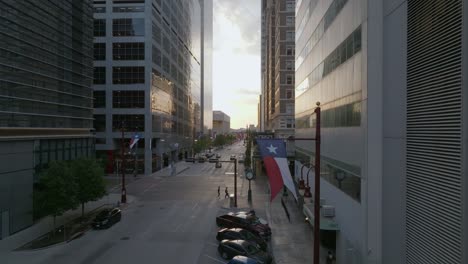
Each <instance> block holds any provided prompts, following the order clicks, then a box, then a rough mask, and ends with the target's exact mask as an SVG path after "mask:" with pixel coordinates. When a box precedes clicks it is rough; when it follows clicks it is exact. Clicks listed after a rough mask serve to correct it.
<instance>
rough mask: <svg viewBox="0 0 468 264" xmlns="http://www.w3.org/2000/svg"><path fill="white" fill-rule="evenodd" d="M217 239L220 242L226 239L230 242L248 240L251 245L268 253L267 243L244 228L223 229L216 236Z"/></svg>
mask: <svg viewBox="0 0 468 264" xmlns="http://www.w3.org/2000/svg"><path fill="white" fill-rule="evenodd" d="M216 239H217V240H218V241H222V240H225V239H228V240H237V239H241V240H246V241H249V242H250V243H252V244H254V245H255V246H258V247H259V248H260V249H262V250H263V251H266V249H267V243H266V242H265V240H264V239H263V238H261V237H259V236H257V235H254V234H253V233H252V232H250V231H248V230H245V229H242V228H231V229H228V228H223V229H221V230H219V231H218V234H217V235H216Z"/></svg>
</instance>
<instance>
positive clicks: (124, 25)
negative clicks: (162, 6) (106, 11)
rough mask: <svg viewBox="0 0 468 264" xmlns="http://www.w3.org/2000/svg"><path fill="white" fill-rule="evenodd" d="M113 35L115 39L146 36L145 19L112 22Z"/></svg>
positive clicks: (115, 20) (121, 19)
mask: <svg viewBox="0 0 468 264" xmlns="http://www.w3.org/2000/svg"><path fill="white" fill-rule="evenodd" d="M112 35H113V36H115V37H125V36H144V35H145V19H143V18H119V19H113V20H112Z"/></svg>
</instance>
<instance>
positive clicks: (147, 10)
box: [93, 0, 213, 174]
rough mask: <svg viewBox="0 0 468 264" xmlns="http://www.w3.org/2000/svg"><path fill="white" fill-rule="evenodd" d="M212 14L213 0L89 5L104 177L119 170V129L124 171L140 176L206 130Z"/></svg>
mask: <svg viewBox="0 0 468 264" xmlns="http://www.w3.org/2000/svg"><path fill="white" fill-rule="evenodd" d="M212 8H213V7H212V1H211V0H183V1H182V0H178V1H170V0H132V1H128V0H125V1H123V0H107V1H105V0H101V1H98V0H95V1H94V10H95V11H94V26H95V28H94V36H95V38H94V85H93V88H94V96H95V105H94V107H95V112H94V114H95V127H96V132H97V133H96V137H97V139H96V143H97V144H96V149H97V151H98V154H99V155H103V156H106V157H107V160H108V161H109V163H108V164H109V166H108V168H107V171H108V172H115V173H116V172H117V171H118V169H119V166H120V161H121V154H120V150H121V147H122V143H121V137H122V128H123V130H124V138H125V140H124V148H125V149H126V151H125V153H127V154H128V156H127V157H126V159H127V160H128V161H129V162H127V163H126V166H125V167H126V169H127V170H129V171H130V172H134V173H135V172H138V173H144V174H149V173H152V172H154V171H156V170H159V169H161V168H162V167H165V166H168V165H169V164H170V163H171V162H173V161H175V160H177V159H180V158H182V157H183V156H184V155H187V154H188V152H189V151H190V150H191V148H192V147H191V146H192V144H193V142H194V140H195V139H196V138H197V137H199V136H201V135H203V134H205V133H208V132H209V131H210V130H211V127H212V121H211V120H212V114H211V108H212V102H211V101H212V98H211V97H212V88H211V65H212V63H211V53H212V52H211V47H212V43H211V42H212ZM207 109H209V111H208V110H207ZM205 122H209V123H205ZM135 135H138V137H139V141H138V143H137V145H135V147H134V148H132V149H129V148H128V142H129V141H130V139H131V138H132V137H134V136H135Z"/></svg>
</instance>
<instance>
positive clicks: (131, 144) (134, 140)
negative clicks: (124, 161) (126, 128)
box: [129, 133, 140, 149]
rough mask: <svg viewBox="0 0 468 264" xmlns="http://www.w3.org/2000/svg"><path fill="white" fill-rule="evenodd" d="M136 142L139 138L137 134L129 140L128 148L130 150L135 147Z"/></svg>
mask: <svg viewBox="0 0 468 264" xmlns="http://www.w3.org/2000/svg"><path fill="white" fill-rule="evenodd" d="M138 140H140V136H139V135H138V134H136V133H135V134H133V137H132V139H131V140H130V146H129V148H130V149H132V148H133V147H134V146H135V145H136V143H137V142H138Z"/></svg>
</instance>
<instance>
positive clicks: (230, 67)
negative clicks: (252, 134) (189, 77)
mask: <svg viewBox="0 0 468 264" xmlns="http://www.w3.org/2000/svg"><path fill="white" fill-rule="evenodd" d="M213 6H214V10H213V11H214V12H213V16H214V21H213V110H220V111H223V112H224V113H226V114H227V115H229V116H230V117H231V128H235V129H237V128H241V127H243V128H245V126H246V125H247V124H254V125H257V104H258V96H259V94H260V40H261V35H260V0H213Z"/></svg>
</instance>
